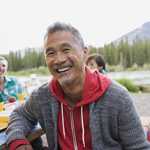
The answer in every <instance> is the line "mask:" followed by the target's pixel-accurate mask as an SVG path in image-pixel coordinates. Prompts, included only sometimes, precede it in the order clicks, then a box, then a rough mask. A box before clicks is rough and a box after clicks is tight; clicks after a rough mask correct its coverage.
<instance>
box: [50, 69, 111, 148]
mask: <svg viewBox="0 0 150 150" xmlns="http://www.w3.org/2000/svg"><path fill="white" fill-rule="evenodd" d="M85 69H86V79H85V83H84V87H83V95H82V100H81V101H80V102H79V103H77V104H76V105H75V106H74V107H70V106H69V105H68V104H67V103H66V101H65V100H64V97H63V91H62V89H61V86H60V84H59V82H58V80H56V79H55V78H53V79H52V81H51V84H50V89H51V91H52V93H53V95H54V97H55V98H56V99H57V100H58V101H60V102H61V109H60V110H59V114H58V143H59V146H60V147H61V149H62V150H83V149H84V150H85V149H86V150H91V149H92V140H91V132H90V127H89V104H90V103H92V102H94V101H96V100H98V99H99V98H100V97H101V96H102V95H103V94H104V92H105V91H106V90H107V88H108V87H109V85H110V83H111V80H110V79H109V78H107V77H106V76H104V75H102V74H100V73H98V72H97V71H95V72H93V71H91V70H90V69H88V68H87V67H86V68H85Z"/></svg>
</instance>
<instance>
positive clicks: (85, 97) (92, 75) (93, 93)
mask: <svg viewBox="0 0 150 150" xmlns="http://www.w3.org/2000/svg"><path fill="white" fill-rule="evenodd" d="M85 70H86V79H85V83H84V87H83V94H82V100H81V101H80V102H79V103H78V104H76V106H83V105H85V104H89V103H91V102H93V101H96V100H97V99H98V98H100V97H101V96H102V95H103V94H104V92H105V91H106V90H107V88H108V87H109V85H110V84H111V82H112V81H111V79H109V78H108V77H106V76H105V75H102V74H101V73H99V72H98V71H92V70H90V69H89V68H88V67H85ZM50 89H51V91H52V93H53V95H54V97H55V98H56V99H57V100H59V101H60V102H61V103H62V104H64V105H68V104H67V103H66V101H65V100H64V97H63V91H62V88H61V85H60V84H59V82H58V80H57V79H56V78H54V77H53V78H52V80H51V83H50Z"/></svg>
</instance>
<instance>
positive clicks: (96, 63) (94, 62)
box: [86, 54, 106, 75]
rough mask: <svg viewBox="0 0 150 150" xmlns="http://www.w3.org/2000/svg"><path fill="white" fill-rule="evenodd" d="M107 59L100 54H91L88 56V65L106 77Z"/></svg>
mask: <svg viewBox="0 0 150 150" xmlns="http://www.w3.org/2000/svg"><path fill="white" fill-rule="evenodd" d="M105 64H106V63H105V59H104V57H103V56H102V55H100V54H91V55H89V56H88V58H87V61H86V65H87V66H89V68H90V69H93V70H98V71H99V72H100V73H102V74H104V75H106V66H105Z"/></svg>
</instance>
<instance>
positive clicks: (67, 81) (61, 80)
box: [58, 78, 73, 85]
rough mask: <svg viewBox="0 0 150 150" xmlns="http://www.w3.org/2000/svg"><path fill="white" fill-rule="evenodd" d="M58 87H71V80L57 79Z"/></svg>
mask: <svg viewBox="0 0 150 150" xmlns="http://www.w3.org/2000/svg"><path fill="white" fill-rule="evenodd" d="M58 81H59V84H60V85H71V84H72V83H73V80H71V79H69V78H66V79H59V80H58Z"/></svg>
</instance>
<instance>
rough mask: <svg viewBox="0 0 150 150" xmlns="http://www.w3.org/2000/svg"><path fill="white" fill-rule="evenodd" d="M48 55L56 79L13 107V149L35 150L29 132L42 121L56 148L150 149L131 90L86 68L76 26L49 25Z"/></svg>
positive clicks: (50, 144) (10, 130)
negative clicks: (27, 137)
mask: <svg viewBox="0 0 150 150" xmlns="http://www.w3.org/2000/svg"><path fill="white" fill-rule="evenodd" d="M44 54H45V60H46V64H47V66H48V68H49V71H50V73H51V74H52V75H53V78H52V80H51V81H50V82H48V83H46V84H43V85H42V86H40V87H39V88H38V89H36V90H34V91H33V92H32V93H31V95H30V97H29V99H28V100H27V101H26V103H25V104H23V105H22V106H20V107H19V108H16V109H15V110H14V111H13V113H12V115H11V117H10V122H9V126H8V128H7V131H6V133H7V146H8V147H9V149H10V150H14V149H16V150H32V147H31V146H30V144H29V142H28V140H27V139H26V134H27V133H28V132H30V130H31V128H32V127H33V126H34V125H36V124H37V122H39V123H40V125H41V127H42V128H43V130H44V131H45V133H46V137H47V142H48V147H49V149H50V150H58V149H61V150H73V149H74V150H83V149H86V150H92V149H93V150H100V149H103V150H123V149H126V150H133V149H135V150H138V149H142V150H149V149H150V143H149V142H148V141H147V140H146V137H145V133H144V130H143V128H142V125H141V121H140V118H139V116H138V114H137V112H136V109H135V107H134V105H133V102H132V100H131V97H130V95H129V93H128V91H127V90H126V89H124V88H123V87H122V86H120V85H118V84H116V83H115V82H114V81H112V80H111V79H109V78H107V77H106V76H103V75H101V74H100V73H98V72H97V71H95V72H93V71H91V70H90V69H89V68H88V67H86V64H85V62H86V60H87V55H88V49H87V48H86V47H85V45H84V41H83V39H82V37H81V34H80V33H79V31H78V30H77V29H76V28H74V27H73V26H72V25H70V24H65V23H59V22H56V23H54V24H53V25H51V26H49V27H48V30H47V33H46V35H45V38H44Z"/></svg>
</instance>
